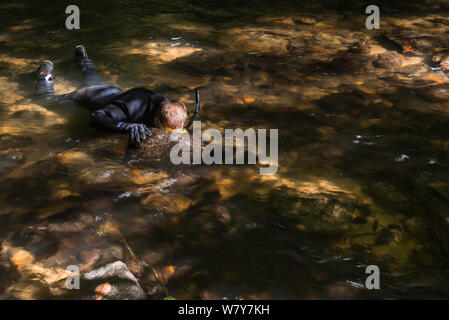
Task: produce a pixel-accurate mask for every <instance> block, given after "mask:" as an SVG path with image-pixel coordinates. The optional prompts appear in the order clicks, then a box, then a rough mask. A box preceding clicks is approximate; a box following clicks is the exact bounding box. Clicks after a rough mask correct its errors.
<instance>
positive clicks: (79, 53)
mask: <svg viewBox="0 0 449 320" xmlns="http://www.w3.org/2000/svg"><path fill="white" fill-rule="evenodd" d="M75 60H76V62H77V63H78V65H79V66H80V68H81V70H83V71H86V70H87V69H90V68H92V69H93V68H94V63H93V62H92V60H90V59H89V56H88V55H87V50H86V47H85V46H83V45H82V44H80V45H77V46H76V47H75Z"/></svg>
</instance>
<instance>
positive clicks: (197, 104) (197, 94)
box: [184, 88, 200, 130]
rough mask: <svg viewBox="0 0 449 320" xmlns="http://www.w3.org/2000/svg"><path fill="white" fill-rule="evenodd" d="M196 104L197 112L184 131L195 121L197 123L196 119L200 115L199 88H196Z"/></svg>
mask: <svg viewBox="0 0 449 320" xmlns="http://www.w3.org/2000/svg"><path fill="white" fill-rule="evenodd" d="M195 102H196V107H195V112H194V113H193V115H192V117H191V118H190V120H189V122H187V125H186V126H185V127H184V130H186V129H188V128H189V127H190V126H191V125H192V123H193V121H195V119H196V118H197V117H198V113H199V112H200V89H198V88H195Z"/></svg>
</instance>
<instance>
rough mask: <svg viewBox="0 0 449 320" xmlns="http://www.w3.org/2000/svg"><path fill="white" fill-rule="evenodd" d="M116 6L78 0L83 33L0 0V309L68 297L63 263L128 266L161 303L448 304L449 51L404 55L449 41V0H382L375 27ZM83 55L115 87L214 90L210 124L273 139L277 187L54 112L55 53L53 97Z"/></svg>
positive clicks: (300, 8) (56, 13) (201, 8)
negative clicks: (148, 149)
mask: <svg viewBox="0 0 449 320" xmlns="http://www.w3.org/2000/svg"><path fill="white" fill-rule="evenodd" d="M104 3H105V2H104V1H96V0H89V1H84V0H78V1H77V3H76V4H77V5H78V6H79V8H80V12H81V28H80V30H67V29H66V28H65V19H66V17H67V16H68V15H67V14H65V6H64V5H62V4H60V3H58V2H55V3H51V2H48V1H46V2H45V4H43V3H41V4H39V3H37V1H9V2H8V3H2V4H1V5H0V26H1V29H0V70H1V73H0V82H1V86H0V146H1V149H0V179H1V181H0V203H1V206H0V218H1V221H2V223H1V224H0V243H1V248H0V249H1V252H0V271H1V272H0V298H3V299H65V298H71V297H73V293H71V292H68V290H67V289H65V288H64V286H63V284H64V279H65V278H66V277H67V275H66V273H65V269H66V267H67V266H68V265H77V266H80V268H81V270H82V271H83V272H84V271H89V270H93V269H95V268H98V267H101V266H104V265H105V264H107V263H110V262H113V261H117V260H121V261H124V262H125V263H126V264H127V266H128V268H129V269H130V271H131V272H132V273H133V274H134V275H135V276H136V277H137V278H138V279H139V282H140V284H141V286H142V287H143V289H144V290H145V292H146V294H147V296H148V298H149V299H162V298H164V297H167V296H171V297H174V298H176V299H221V298H228V299H235V298H237V299H333V298H343V299H347V298H349V299H351V298H352V299H360V298H376V299H390V298H393V299H395V298H447V297H449V289H448V288H449V259H448V254H449V220H448V219H449V218H448V217H449V216H448V209H449V181H448V168H449V140H448V136H449V126H448V120H449V119H448V116H449V107H448V103H449V100H446V99H447V98H449V95H447V94H446V96H444V93H445V92H446V91H445V90H447V89H448V88H447V87H446V83H447V82H448V76H447V75H446V74H445V73H444V72H443V71H440V70H438V69H432V64H431V63H430V62H429V61H430V56H431V54H432V53H433V52H435V51H439V50H442V49H445V48H444V47H443V46H438V45H434V46H433V47H432V46H430V47H429V46H427V47H426V50H421V51H420V52H418V53H416V54H412V55H410V54H405V52H404V51H403V50H402V52H401V48H400V44H401V39H402V38H401V37H406V38H407V33H409V34H412V35H414V36H416V35H418V36H422V37H424V38H425V39H427V40H428V42H429V41H430V42H431V43H438V41H439V43H443V44H444V42H446V43H448V42H449V22H448V19H447V16H448V13H449V2H446V1H432V2H425V1H419V2H416V3H412V2H410V1H404V2H399V3H397V4H395V6H392V5H389V4H388V2H386V1H385V2H379V4H378V5H379V6H380V8H381V29H380V30H367V29H366V28H365V18H366V15H365V13H364V12H365V8H364V6H363V5H361V4H354V2H349V1H313V2H302V3H293V2H289V1H275V2H273V1H245V2H237V1H226V2H218V1H212V2H211V1H208V2H207V3H205V2H204V1H196V0H191V1H187V0H186V1H171V0H168V1H151V2H147V1H142V0H129V1H113V2H108V4H107V5H105V4H104ZM384 32H390V33H395V32H396V33H397V32H405V33H406V34H405V36H404V35H402V36H398V37H399V40H398V41H397V42H396V43H394V40H397V39H396V38H394V37H391V36H390V37H389V38H388V37H387V38H386V37H385V36H384V35H383V33H384ZM409 38H410V37H409ZM429 39H430V40H429ZM392 40H393V41H392ZM361 41H362V42H361ZM432 41H433V42H432ZM398 42H399V45H398ZM358 43H363V48H362V49H360V48H359V49H354V46H356V45H357V44H358ZM77 44H84V45H85V46H86V47H87V49H88V53H89V56H90V58H92V59H93V61H94V62H95V64H96V67H97V69H98V71H99V72H100V74H101V76H102V79H103V81H104V82H105V83H107V84H111V85H115V86H118V87H121V88H123V89H130V88H133V87H147V88H151V89H153V90H155V91H157V92H160V93H161V94H164V95H166V96H168V97H170V98H173V99H180V100H182V101H184V102H186V104H187V105H188V107H189V108H190V109H191V110H193V108H194V97H193V89H194V88H196V87H201V98H202V110H201V114H200V120H201V121H202V126H203V128H204V129H206V128H217V129H219V130H221V131H222V132H224V129H225V128H231V129H233V128H242V129H247V128H255V129H258V128H261V129H278V130H279V168H278V172H277V174H276V175H272V176H269V175H268V176H263V175H260V174H259V168H258V166H257V165H212V166H207V165H196V166H182V167H180V166H175V165H172V164H171V163H170V162H167V161H166V158H163V157H162V156H159V155H158V154H156V155H148V157H142V156H139V155H137V154H136V153H134V152H132V151H130V150H127V137H126V136H124V135H120V134H111V133H105V132H98V131H96V130H95V129H92V128H90V127H89V126H88V122H89V111H88V110H85V109H83V108H82V107H79V106H76V105H73V106H54V105H53V106H46V105H42V104H40V103H39V102H38V101H36V100H35V97H34V95H33V93H34V86H35V83H34V78H33V75H32V74H31V73H32V71H34V70H35V69H36V68H37V66H38V65H39V63H40V61H42V60H44V59H50V60H52V61H53V62H54V64H55V76H56V79H55V90H56V92H57V93H66V92H70V91H72V90H75V89H76V88H79V87H80V86H81V75H80V72H79V70H78V69H77V66H76V64H75V63H74V59H73V48H74V46H75V45H77ZM350 48H352V49H350ZM390 53H391V54H392V55H393V56H394V57H395V58H394V59H390V60H389V58H388V57H389V56H388V54H390ZM381 57H387V58H385V59H384V60H382V59H380V58H381ZM393 60H394V61H393ZM435 88H437V89H440V91H438V92H437V93H435V90H434V89H435ZM368 265H377V266H378V267H379V269H380V273H381V276H380V290H367V289H365V288H364V285H365V279H366V277H367V276H368V275H367V274H366V273H365V269H366V267H367V266H368ZM81 291H82V294H83V295H85V296H88V297H92V296H93V292H90V291H88V290H84V291H83V288H81Z"/></svg>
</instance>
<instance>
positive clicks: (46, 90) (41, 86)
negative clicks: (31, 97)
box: [36, 60, 55, 100]
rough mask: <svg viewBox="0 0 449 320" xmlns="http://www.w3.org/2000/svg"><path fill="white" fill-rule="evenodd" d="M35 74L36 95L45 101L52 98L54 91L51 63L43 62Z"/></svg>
mask: <svg viewBox="0 0 449 320" xmlns="http://www.w3.org/2000/svg"><path fill="white" fill-rule="evenodd" d="M36 73H37V94H38V96H39V97H41V98H44V99H46V100H51V99H53V98H54V95H55V91H54V88H53V79H54V78H55V77H54V76H53V63H52V62H51V61H49V60H45V61H43V62H42V63H41V65H40V66H39V68H37V70H36Z"/></svg>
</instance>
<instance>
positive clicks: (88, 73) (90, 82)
mask: <svg viewBox="0 0 449 320" xmlns="http://www.w3.org/2000/svg"><path fill="white" fill-rule="evenodd" d="M75 59H76V61H77V63H78V65H79V66H80V68H81V71H82V72H83V76H84V85H85V86H86V87H88V86H95V85H99V84H102V82H101V79H100V76H99V74H98V72H97V71H96V70H95V65H94V63H93V61H92V60H90V59H89V57H88V56H87V50H86V48H85V47H84V46H83V45H78V46H76V47H75Z"/></svg>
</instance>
